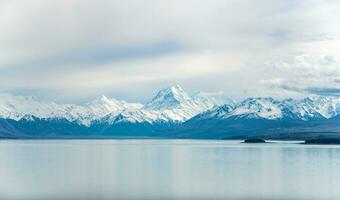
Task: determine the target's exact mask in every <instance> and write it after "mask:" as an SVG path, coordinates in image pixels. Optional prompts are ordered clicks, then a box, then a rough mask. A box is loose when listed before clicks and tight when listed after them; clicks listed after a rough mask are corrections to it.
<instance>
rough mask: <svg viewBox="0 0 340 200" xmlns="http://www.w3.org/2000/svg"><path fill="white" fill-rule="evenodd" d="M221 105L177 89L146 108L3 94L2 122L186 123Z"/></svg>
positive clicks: (104, 100)
mask: <svg viewBox="0 0 340 200" xmlns="http://www.w3.org/2000/svg"><path fill="white" fill-rule="evenodd" d="M222 103H223V101H222V100H221V98H217V97H214V96H213V95H210V94H208V93H202V94H200V95H196V96H195V97H191V96H190V95H188V94H187V93H186V92H185V91H184V90H183V89H182V88H181V87H180V86H178V85H176V86H172V87H168V88H165V89H163V90H161V91H159V92H158V93H157V95H156V96H155V97H154V98H153V99H152V100H151V101H150V102H148V103H147V104H146V105H145V106H144V105H143V104H140V103H128V102H126V101H122V100H116V99H113V98H107V97H105V96H102V97H100V98H98V99H95V100H93V101H91V102H89V103H86V104H84V105H74V104H57V103H54V102H47V101H39V100H37V99H35V98H33V97H24V96H14V95H11V94H0V118H5V119H7V118H8V119H13V120H20V119H22V118H25V117H26V118H29V116H34V117H36V118H40V119H66V120H68V121H70V122H77V123H80V124H83V125H85V126H90V125H91V123H92V122H94V121H96V122H98V121H100V122H102V123H109V124H113V123H121V122H132V123H140V122H147V123H154V122H183V121H185V120H187V119H189V118H191V117H193V116H195V115H197V114H198V113H200V112H203V111H206V110H208V109H211V108H212V107H214V106H217V105H221V104H222Z"/></svg>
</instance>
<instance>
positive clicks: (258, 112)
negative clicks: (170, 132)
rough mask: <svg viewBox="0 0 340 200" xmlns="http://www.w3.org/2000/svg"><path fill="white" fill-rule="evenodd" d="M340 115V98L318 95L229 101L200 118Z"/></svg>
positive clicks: (305, 117) (291, 117)
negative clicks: (297, 97) (296, 98)
mask: <svg viewBox="0 0 340 200" xmlns="http://www.w3.org/2000/svg"><path fill="white" fill-rule="evenodd" d="M339 114H340V98H337V97H322V96H314V97H307V98H304V99H302V100H293V99H285V100H282V101H279V100H274V99H273V98H261V97H259V98H248V99H245V100H243V101H241V102H240V103H238V104H236V105H228V104H225V105H223V106H220V107H217V108H215V109H212V110H209V111H207V112H204V113H201V114H200V115H198V116H197V117H196V120H197V119H220V120H221V119H227V118H230V117H235V118H248V119H250V118H258V119H268V120H279V119H299V120H304V121H306V120H311V119H322V118H325V119H329V118H331V117H335V116H337V115H339Z"/></svg>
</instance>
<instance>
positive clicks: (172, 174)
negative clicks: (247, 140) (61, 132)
mask: <svg viewBox="0 0 340 200" xmlns="http://www.w3.org/2000/svg"><path fill="white" fill-rule="evenodd" d="M338 188H340V148H339V147H338V146H304V145H299V144H290V143H273V144H240V143H239V142H236V141H183V140H159V141H157V140H111V141H110V140H102V141H100V140H95V141H86V140H82V141H1V142H0V199H25V200H26V199H44V200H45V199H185V198H186V199H193V198H195V199H212V198H214V199H275V198H277V199H339V198H340V190H338Z"/></svg>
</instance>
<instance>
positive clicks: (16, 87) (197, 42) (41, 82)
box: [0, 0, 340, 102]
mask: <svg viewBox="0 0 340 200" xmlns="http://www.w3.org/2000/svg"><path fill="white" fill-rule="evenodd" d="M339 10H340V2H339V1H338V0H277V1H272V0H259V1H254V0H210V1H203V0H186V1H181V0H171V1H170V0H169V1H159V0H142V1H141V0H128V1H126V0H124V1H123V0H98V1H92V0H58V1H57V0H54V1H52V0H29V1H19V0H0V30H1V31H0V92H10V93H14V94H23V95H34V96H38V97H40V98H43V99H48V100H55V101H59V102H78V101H79V102H83V101H87V100H90V99H92V98H95V97H97V96H99V95H102V94H105V95H108V96H111V97H116V98H120V99H127V100H130V101H131V100H132V101H146V100H147V99H148V98H150V97H151V96H152V95H153V94H154V93H155V92H156V91H157V90H158V89H160V88H163V87H166V86H168V85H172V84H180V85H182V86H183V87H184V89H186V90H187V91H188V92H189V93H195V92H198V91H200V90H204V91H220V90H221V91H223V92H224V93H225V95H227V96H229V97H231V98H236V99H237V98H244V97H248V96H273V97H278V98H286V97H303V96H309V95H326V96H328V95H331V96H340V23H339V19H340V12H339Z"/></svg>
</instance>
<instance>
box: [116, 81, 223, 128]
mask: <svg viewBox="0 0 340 200" xmlns="http://www.w3.org/2000/svg"><path fill="white" fill-rule="evenodd" d="M223 103H224V101H223V100H222V97H221V96H218V95H216V94H214V93H212V94H211V93H200V94H199V95H195V96H194V97H191V96H190V95H189V94H187V93H186V92H185V91H184V90H183V89H182V88H181V87H180V86H179V85H176V86H172V87H167V88H165V89H162V90H160V91H159V92H158V93H157V94H156V96H155V97H154V98H152V100H151V101H150V102H148V103H146V105H145V106H144V107H143V108H142V109H138V110H136V109H135V110H125V111H123V112H122V113H120V115H118V116H116V117H117V119H115V118H113V119H112V118H111V120H110V122H111V123H119V122H137V123H138V122H139V123H140V122H148V123H154V122H184V121H186V120H188V119H190V118H192V117H193V116H195V115H197V114H199V113H201V112H203V111H206V110H209V109H211V108H213V107H215V106H219V105H222V104H223Z"/></svg>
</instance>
